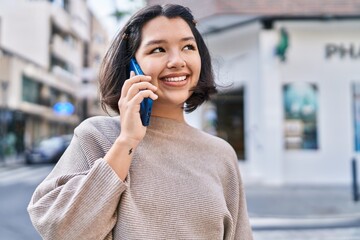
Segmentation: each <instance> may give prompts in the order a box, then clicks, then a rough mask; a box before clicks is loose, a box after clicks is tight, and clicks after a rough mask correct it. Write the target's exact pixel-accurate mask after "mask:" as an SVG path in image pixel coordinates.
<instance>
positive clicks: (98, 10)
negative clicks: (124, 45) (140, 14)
mask: <svg viewBox="0 0 360 240" xmlns="http://www.w3.org/2000/svg"><path fill="white" fill-rule="evenodd" d="M87 2H88V4H89V7H90V8H91V9H92V11H93V12H94V14H95V15H96V16H97V17H98V18H99V20H100V21H101V22H102V23H103V24H104V26H105V27H106V29H107V30H108V32H109V36H110V38H112V37H113V36H114V35H115V33H116V32H117V31H118V30H119V28H120V27H121V26H123V25H124V24H125V23H126V21H127V20H128V19H129V17H126V18H124V19H122V20H121V21H120V22H119V23H117V22H116V20H115V18H114V17H112V16H111V14H112V13H113V12H114V11H115V9H116V8H118V9H119V10H124V11H131V12H134V11H136V10H137V9H139V8H141V7H142V6H144V4H145V1H144V0H132V1H131V0H88V1H87Z"/></svg>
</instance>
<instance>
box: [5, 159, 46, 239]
mask: <svg viewBox="0 0 360 240" xmlns="http://www.w3.org/2000/svg"><path fill="white" fill-rule="evenodd" d="M52 167H53V166H52V165H37V166H24V165H15V166H6V167H0V215H1V218H0V236H1V239H3V240H38V239H41V237H40V236H39V234H38V233H37V232H36V230H35V229H34V228H33V226H32V224H31V222H30V219H29V215H28V214H27V211H26V207H27V204H28V203H29V201H30V198H31V195H32V193H33V191H34V189H35V187H36V186H37V185H38V184H39V183H40V182H41V180H42V179H44V177H45V176H46V175H47V174H48V173H49V172H50V170H51V169H52Z"/></svg>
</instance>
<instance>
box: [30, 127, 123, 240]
mask: <svg viewBox="0 0 360 240" xmlns="http://www.w3.org/2000/svg"><path fill="white" fill-rule="evenodd" d="M103 135H104V133H101V131H99V129H97V128H96V127H95V126H94V125H92V124H90V123H89V122H84V123H82V124H81V125H80V126H79V127H78V128H77V129H76V130H75V134H74V137H73V139H72V141H71V144H70V145H69V147H68V149H67V150H66V151H65V153H64V155H63V156H62V157H61V159H60V160H59V162H58V163H57V165H56V166H55V167H54V169H53V171H52V172H51V173H50V174H49V176H48V177H47V178H46V179H45V180H44V181H43V182H42V183H41V184H40V185H39V186H38V187H37V188H36V190H35V192H34V194H33V196H32V198H31V201H30V203H29V206H28V212H29V214H30V218H31V221H32V223H33V225H34V227H35V228H36V229H37V231H38V232H39V233H40V235H41V236H42V237H43V239H53V240H56V239H62V240H64V239H104V238H106V237H109V236H110V235H111V231H112V228H113V227H114V225H115V223H116V219H117V216H116V209H117V206H118V203H119V200H120V196H121V193H122V192H123V191H124V190H125V189H126V188H127V183H126V182H122V181H121V180H120V179H119V178H118V176H117V175H116V173H115V172H114V171H113V170H112V168H111V167H110V166H109V165H108V164H107V163H106V161H105V160H103V159H102V157H103V155H104V153H105V152H106V149H107V148H109V147H110V145H111V143H110V142H109V141H108V140H107V139H106V138H104V136H103ZM107 239H108V238H107Z"/></svg>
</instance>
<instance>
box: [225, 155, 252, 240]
mask: <svg viewBox="0 0 360 240" xmlns="http://www.w3.org/2000/svg"><path fill="white" fill-rule="evenodd" d="M232 152H233V154H232V155H233V156H232V157H231V160H232V161H229V162H228V164H229V166H228V171H227V172H228V175H227V180H226V183H227V184H226V189H225V190H224V191H225V197H226V202H227V205H228V209H229V211H230V213H231V215H232V218H233V223H232V224H233V225H234V228H233V229H232V230H233V232H231V233H227V234H226V236H227V237H225V239H229V240H230V239H231V240H232V239H236V240H252V239H253V235H252V229H251V226H250V221H249V217H248V212H247V205H246V199H245V191H244V186H243V183H242V179H241V175H240V170H239V166H238V159H237V156H236V154H235V151H232ZM230 236H231V237H230Z"/></svg>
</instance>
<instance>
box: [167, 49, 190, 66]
mask: <svg viewBox="0 0 360 240" xmlns="http://www.w3.org/2000/svg"><path fill="white" fill-rule="evenodd" d="M185 66H186V61H185V59H184V58H183V57H182V56H181V53H180V52H177V51H176V52H171V53H170V54H169V59H168V63H167V67H168V68H183V67H185Z"/></svg>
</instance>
